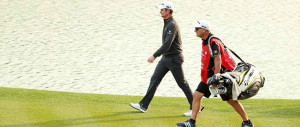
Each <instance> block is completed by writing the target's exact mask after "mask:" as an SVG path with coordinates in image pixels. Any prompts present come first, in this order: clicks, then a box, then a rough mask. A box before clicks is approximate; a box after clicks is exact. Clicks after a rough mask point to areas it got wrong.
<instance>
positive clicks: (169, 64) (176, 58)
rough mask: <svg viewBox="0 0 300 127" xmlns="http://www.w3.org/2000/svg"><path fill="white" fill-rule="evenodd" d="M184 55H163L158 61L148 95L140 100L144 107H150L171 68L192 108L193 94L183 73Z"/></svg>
mask: <svg viewBox="0 0 300 127" xmlns="http://www.w3.org/2000/svg"><path fill="white" fill-rule="evenodd" d="M182 64H183V55H182V54H178V55H173V56H171V57H168V56H163V57H162V58H161V60H160V61H159V62H158V64H157V66H156V68H155V71H154V74H153V75H152V77H151V81H150V85H149V88H148V90H147V93H146V95H145V96H144V98H143V99H142V100H141V101H140V102H139V104H140V105H141V106H142V108H144V109H148V106H149V104H150V102H151V100H152V98H153V96H154V94H155V92H156V89H157V87H158V85H159V84H160V82H161V80H162V79H163V77H164V76H165V75H166V73H167V72H168V71H169V70H170V71H171V72H172V74H173V77H174V78H175V80H176V82H177V84H178V86H179V87H180V88H181V89H182V91H183V92H184V94H185V96H186V98H187V99H188V102H189V103H190V109H192V102H193V94H192V91H191V88H190V86H189V84H188V82H187V81H186V79H185V77H184V73H183V68H182Z"/></svg>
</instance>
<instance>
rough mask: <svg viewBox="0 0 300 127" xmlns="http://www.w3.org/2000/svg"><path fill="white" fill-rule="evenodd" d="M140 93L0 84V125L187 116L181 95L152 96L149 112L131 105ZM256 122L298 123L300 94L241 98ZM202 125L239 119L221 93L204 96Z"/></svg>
mask: <svg viewBox="0 0 300 127" xmlns="http://www.w3.org/2000/svg"><path fill="white" fill-rule="evenodd" d="M141 98H142V97H141V96H121V95H101V94H85V93H67V92H53V91H40V90H28V89H14V88H3V87H0V127H19V126H21V127H36V126H39V127H64V126H76V127H89V126H91V127H93V126H95V127H96V126H97V127H99V126H100V127H153V126H155V127H172V126H176V125H175V124H176V122H183V121H185V120H187V119H188V117H184V116H182V113H184V112H185V111H187V110H188V102H187V100H186V99H185V98H180V97H154V99H153V101H152V103H151V105H150V106H149V109H148V112H147V113H139V112H137V111H136V110H134V109H132V108H131V107H130V106H129V103H130V102H138V101H139V100H140V99H141ZM241 103H242V104H243V105H244V108H245V109H246V112H247V114H248V116H249V117H250V119H251V120H252V121H253V123H254V124H255V126H256V127H299V126H300V100H283V99H248V100H244V101H241ZM203 105H204V106H205V109H204V111H203V112H202V113H200V115H199V116H198V119H197V126H201V127H239V126H240V124H241V121H242V119H241V118H240V116H239V115H238V114H237V113H236V112H235V111H234V109H233V108H232V107H230V106H229V105H228V104H227V103H226V102H223V101H222V100H221V99H204V100H203Z"/></svg>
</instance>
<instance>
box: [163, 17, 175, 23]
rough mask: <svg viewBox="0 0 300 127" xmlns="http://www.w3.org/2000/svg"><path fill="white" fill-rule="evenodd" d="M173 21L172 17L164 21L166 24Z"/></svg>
mask: <svg viewBox="0 0 300 127" xmlns="http://www.w3.org/2000/svg"><path fill="white" fill-rule="evenodd" d="M172 19H173V16H171V17H170V18H168V19H164V22H165V23H166V22H169V21H171V20H172Z"/></svg>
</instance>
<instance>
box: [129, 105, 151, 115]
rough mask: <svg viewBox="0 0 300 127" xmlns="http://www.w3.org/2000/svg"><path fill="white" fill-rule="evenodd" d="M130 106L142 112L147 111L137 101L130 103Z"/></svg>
mask: <svg viewBox="0 0 300 127" xmlns="http://www.w3.org/2000/svg"><path fill="white" fill-rule="evenodd" d="M130 106H131V107H132V108H135V109H137V110H139V111H141V112H142V113H145V112H147V111H146V109H145V108H143V107H141V106H140V104H139V103H137V104H133V103H130Z"/></svg>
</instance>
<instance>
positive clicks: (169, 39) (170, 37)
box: [153, 24, 177, 58]
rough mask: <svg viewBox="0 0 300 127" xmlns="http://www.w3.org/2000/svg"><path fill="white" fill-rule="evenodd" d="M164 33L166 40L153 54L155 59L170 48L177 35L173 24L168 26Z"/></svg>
mask: <svg viewBox="0 0 300 127" xmlns="http://www.w3.org/2000/svg"><path fill="white" fill-rule="evenodd" d="M165 32H166V33H165V34H166V38H165V40H164V42H163V45H162V46H161V47H160V48H159V49H158V50H157V51H156V52H155V53H154V54H153V56H154V57H155V58H156V57H158V56H160V55H161V54H163V53H164V52H166V51H167V50H168V49H169V48H170V47H171V45H172V43H173V41H174V39H175V37H176V33H177V32H176V28H175V24H170V26H169V27H168V28H167V30H166V31H165Z"/></svg>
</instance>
